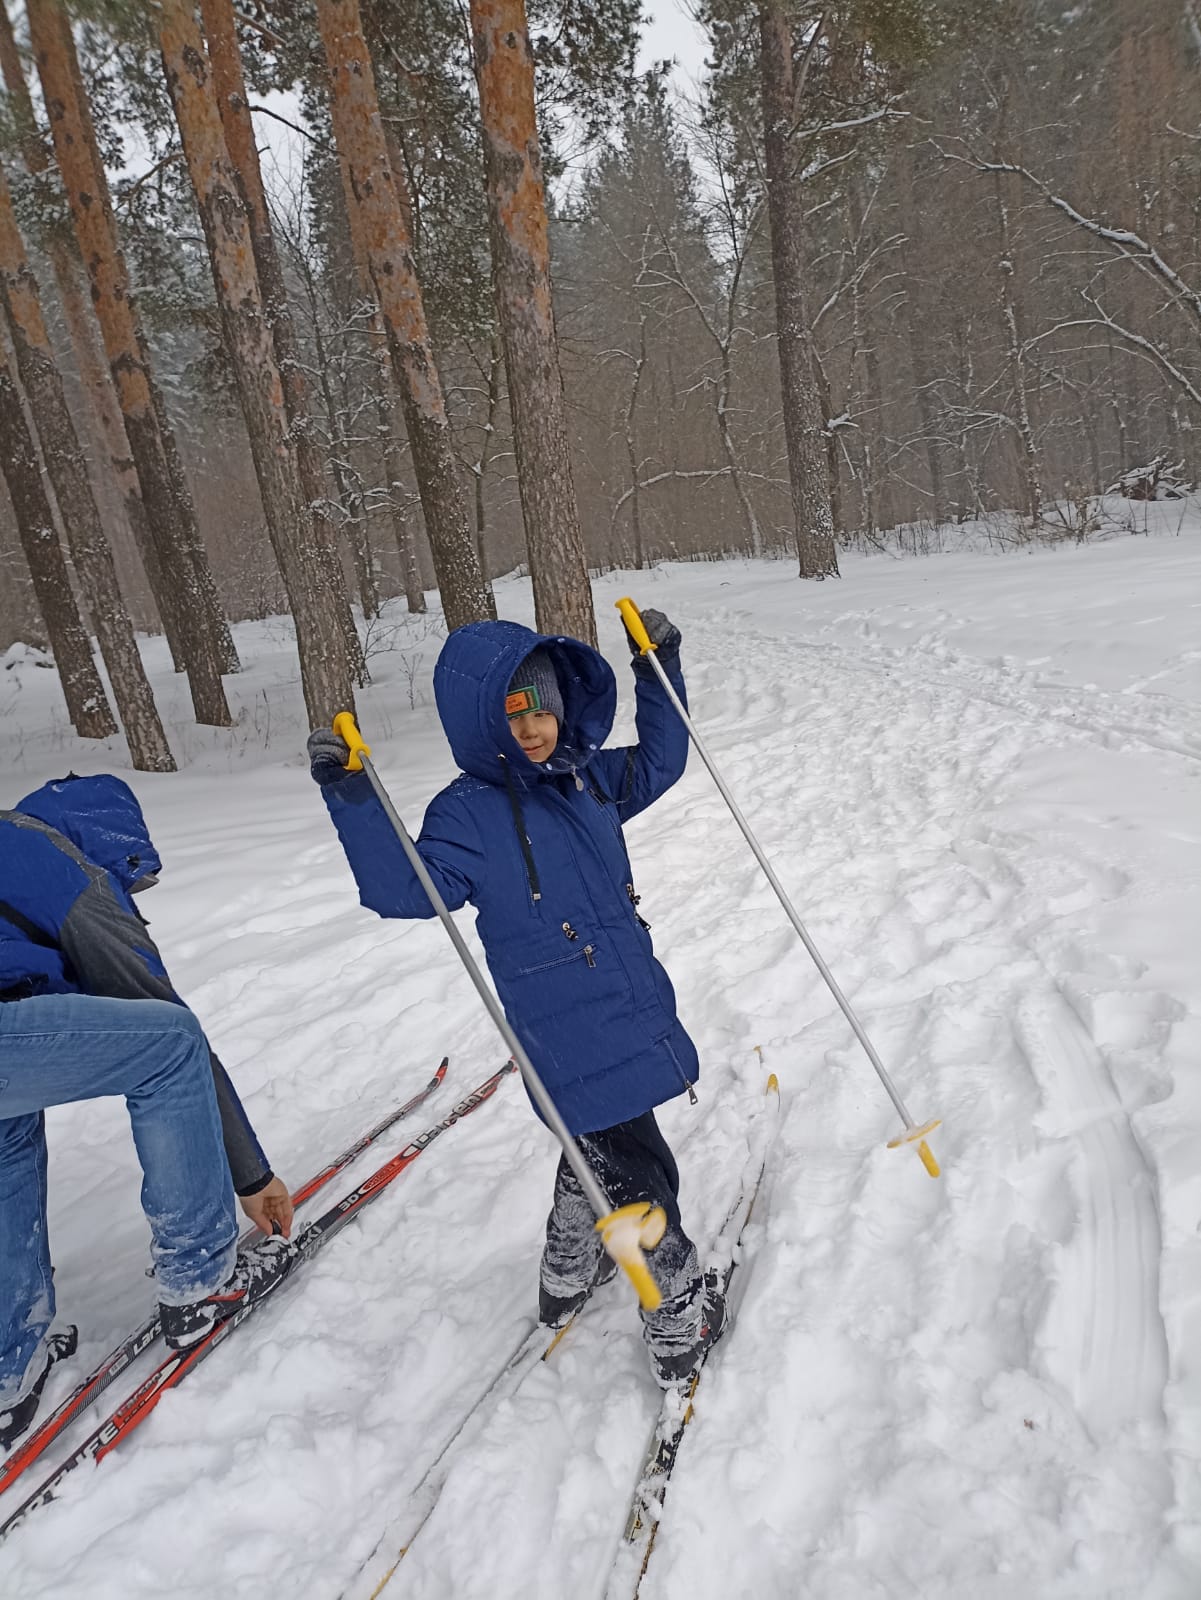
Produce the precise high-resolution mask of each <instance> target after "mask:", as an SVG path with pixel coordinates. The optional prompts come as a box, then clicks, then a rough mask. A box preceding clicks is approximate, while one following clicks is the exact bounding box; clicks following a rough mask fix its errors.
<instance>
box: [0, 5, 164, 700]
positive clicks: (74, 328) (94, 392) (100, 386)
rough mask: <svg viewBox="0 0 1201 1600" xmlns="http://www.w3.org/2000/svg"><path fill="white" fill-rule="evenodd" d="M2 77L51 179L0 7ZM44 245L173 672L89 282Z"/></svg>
mask: <svg viewBox="0 0 1201 1600" xmlns="http://www.w3.org/2000/svg"><path fill="white" fill-rule="evenodd" d="M0 70H2V71H3V76H4V87H5V90H6V91H7V94H8V97H9V104H10V106H11V108H12V117H13V122H14V124H15V127H16V130H17V132H18V134H19V136H20V149H21V155H22V158H23V160H24V163H25V167H26V170H27V171H28V173H29V174H30V177H31V178H33V179H34V180H35V181H37V180H43V179H45V178H47V177H48V176H49V174H50V172H51V169H52V167H53V158H52V156H51V154H50V151H49V150H48V149H47V145H46V141H45V139H44V137H43V135H42V133H41V131H40V129H39V128H38V126H37V122H36V119H35V117H34V111H33V102H32V99H31V97H30V93H29V86H28V85H27V83H26V82H25V72H24V68H23V66H22V63H21V57H20V53H19V52H18V50H17V43H16V39H15V38H14V36H13V28H12V23H11V21H10V20H9V16H8V10H7V7H6V6H5V5H3V4H2V3H0ZM42 242H43V244H44V248H45V250H46V254H47V255H48V257H49V259H50V265H51V267H52V269H53V272H54V281H55V284H56V286H57V288H58V297H59V304H60V305H61V307H62V312H63V321H64V323H65V324H66V328H67V333H68V335H69V337H70V340H71V350H72V353H73V355H74V357H75V365H76V368H77V370H78V372H79V380H80V383H81V385H82V387H83V392H84V396H85V399H86V402H87V410H88V421H89V425H90V426H89V432H90V433H91V436H92V439H93V441H94V444H95V446H96V458H97V459H96V460H95V461H94V463H93V470H97V471H98V472H99V475H100V476H101V477H103V473H104V471H105V470H107V472H108V474H109V475H110V478H111V482H112V485H113V488H114V490H115V494H114V496H113V498H114V499H115V501H116V503H117V505H118V506H119V507H120V514H121V515H122V516H123V517H124V519H125V526H126V527H127V528H128V530H129V533H130V534H131V535H132V538H133V542H134V545H135V547H136V549H137V552H138V556H139V558H140V560H141V563H142V567H143V569H144V571H145V573H146V578H147V581H148V583H149V585H150V592H151V595H152V597H153V599H154V604H155V608H156V609H157V611H158V613H159V617H160V619H161V620H162V623H163V627H164V630H165V631H166V633H167V637H168V642H169V643H170V646H171V653H172V658H173V659H174V661H175V665H176V670H177V671H182V670H183V657H182V653H181V649H180V642H179V640H178V638H176V637H175V636H174V634H173V629H172V627H171V623H172V622H173V616H172V611H171V608H170V606H169V604H168V602H167V598H166V596H165V595H164V593H163V583H164V579H163V571H162V564H161V562H160V561H159V557H158V551H157V550H156V549H155V547H154V542H153V540H152V539H151V536H150V530H149V527H148V526H147V522H146V509H145V507H144V506H143V504H142V491H141V488H140V486H139V484H138V475H137V472H136V470H135V468H134V464H133V458H132V456H131V454H130V450H129V441H128V439H127V438H126V436H125V423H124V421H123V420H122V417H121V406H120V404H119V402H118V400H117V392H116V389H115V388H114V386H113V379H112V374H111V373H110V372H109V370H108V365H107V363H106V361H105V359H104V348H103V346H102V345H101V343H100V336H99V330H98V328H97V326H96V319H95V317H94V316H93V315H92V311H91V307H90V306H89V304H88V294H87V284H86V277H85V275H84V272H83V268H82V265H81V263H80V261H79V258H78V256H77V255H76V253H75V251H74V249H73V248H72V246H71V243H70V239H69V236H68V234H67V233H65V232H64V231H63V230H62V229H60V228H59V227H58V226H57V225H56V224H55V223H53V222H52V224H51V226H50V227H49V228H48V230H47V231H46V237H45V239H44V241H42Z"/></svg>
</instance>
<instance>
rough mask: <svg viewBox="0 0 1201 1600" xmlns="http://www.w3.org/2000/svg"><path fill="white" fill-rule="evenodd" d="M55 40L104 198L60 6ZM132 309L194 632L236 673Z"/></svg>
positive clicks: (221, 666)
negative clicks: (195, 605) (191, 598)
mask: <svg viewBox="0 0 1201 1600" xmlns="http://www.w3.org/2000/svg"><path fill="white" fill-rule="evenodd" d="M59 39H60V42H61V44H62V51H63V56H64V59H65V60H66V63H67V69H68V71H69V72H70V74H71V83H72V87H73V88H74V91H75V100H76V103H77V105H78V106H79V111H80V122H81V124H82V127H83V132H84V137H85V138H86V139H87V141H88V153H89V156H90V159H91V162H92V169H93V171H94V172H95V173H96V175H97V176H96V183H97V186H98V189H100V190H101V191H102V192H103V193H104V195H105V196H106V197H107V195H108V183H107V179H106V178H105V176H104V164H103V162H102V161H101V158H100V146H99V144H98V142H97V139H96V129H95V127H94V126H93V124H92V114H91V107H90V105H89V102H88V92H87V87H86V85H85V84H84V81H83V73H82V72H81V71H80V66H79V56H78V54H77V53H76V50H75V38H74V35H73V34H72V32H71V27H70V23H69V21H68V18H67V12H66V8H65V7H61V6H60V8H59ZM109 217H110V221H111V219H112V208H111V204H110V206H109ZM112 237H113V241H114V244H116V243H117V240H118V235H117V232H116V227H115V224H114V225H113V229H112ZM131 310H132V312H133V319H134V328H135V332H136V334H137V338H138V341H139V343H140V345H141V349H142V355H143V359H144V361H145V365H146V379H147V383H148V385H149V389H150V400H151V404H152V405H153V407H154V414H155V419H156V427H157V432H158V436H159V439H160V440H161V442H162V451H163V459H164V461H165V463H166V473H167V484H168V488H169V493H170V500H171V505H172V507H173V517H174V521H173V526H172V530H171V536H173V537H174V538H176V539H178V541H179V543H180V545H181V547H182V549H183V553H184V560H185V563H186V566H187V569H188V571H189V581H190V582H191V584H192V585H193V590H194V592H195V593H196V594H197V595H198V596H199V601H200V612H199V614H198V616H197V618H196V626H197V627H198V628H200V627H203V628H205V629H206V630H207V632H208V635H209V639H210V648H211V651H212V654H213V657H214V659H215V660H216V663H217V670H218V672H219V673H227V672H239V671H241V662H240V661H239V660H238V652H237V649H236V648H235V646H234V640H233V634H232V633H231V632H230V627H229V620H228V618H227V617H226V615H225V612H224V610H223V609H222V606H221V599H220V596H219V595H218V593H217V585H216V582H215V580H214V578H213V572H212V568H211V567H210V565H209V558H208V551H207V550H206V549H205V546H204V539H203V537H202V536H201V532H200V523H199V520H198V519H197V516H196V506H195V503H194V501H193V499H192V491H191V489H190V488H189V487H188V479H187V474H186V473H185V472H184V466H183V460H182V458H181V456H180V453H179V446H178V443H177V442H176V438H175V430H174V428H173V427H172V424H171V416H170V413H169V412H168V410H167V404H166V401H165V400H164V399H163V396H162V392H161V390H160V389H159V386H158V383H157V381H156V380H155V376H154V371H153V369H152V366H151V363H150V347H149V345H148V344H147V342H146V337H145V334H144V333H143V331H142V328H141V324H140V322H139V320H138V315H137V308H136V306H132V304H131ZM223 692H224V691H223Z"/></svg>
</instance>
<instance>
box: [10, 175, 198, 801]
mask: <svg viewBox="0 0 1201 1600" xmlns="http://www.w3.org/2000/svg"><path fill="white" fill-rule="evenodd" d="M0 303H2V304H3V307H4V313H5V317H6V319H7V323H8V329H9V333H10V335H11V338H12V346H13V351H14V353H15V355H16V361H17V371H18V373H19V374H20V380H21V385H22V387H23V388H24V390H25V395H26V398H27V400H28V402H29V410H30V413H31V415H32V417H33V420H34V425H35V427H36V428H37V431H38V436H39V438H40V440H41V445H42V458H43V460H44V461H45V463H46V470H47V471H48V473H49V475H50V481H51V483H52V484H53V486H54V493H55V498H56V499H57V500H58V508H59V513H60V515H61V517H62V522H63V527H64V529H65V530H66V534H67V540H68V543H69V545H70V548H71V555H72V559H73V560H74V563H75V570H76V572H77V573H78V574H79V580H80V583H81V585H82V588H83V591H84V593H85V594H86V596H87V599H88V609H89V611H90V613H91V618H92V626H93V628H94V629H95V631H96V638H97V640H98V642H99V644H100V652H101V654H102V656H103V657H104V664H105V666H106V667H107V669H108V676H109V682H110V683H111V684H112V688H113V695H114V697H115V699H116V702H117V709H118V711H119V713H120V716H121V721H122V723H123V724H124V726H125V737H126V742H127V743H128V745H129V753H130V757H131V759H132V761H133V764H134V766H135V767H136V768H137V769H138V770H139V771H141V772H174V770H175V762H174V761H173V760H172V758H171V750H170V747H169V745H168V744H167V738H166V735H165V734H164V732H163V726H162V723H161V722H160V721H159V715H158V711H157V709H156V707H155V704H154V695H153V693H152V692H151V689H150V683H149V680H148V679H147V677H146V672H145V668H144V667H143V665H142V657H141V655H140V654H139V652H138V644H137V639H136V638H135V637H134V631H133V626H132V624H131V623H130V620H129V614H128V612H127V611H126V609H125V601H124V599H123V597H122V595H121V590H120V586H119V585H118V583H117V572H116V568H115V566H114V565H113V553H112V550H111V548H110V546H109V542H108V536H107V535H106V533H105V531H104V527H103V525H102V523H101V521H100V513H99V512H98V510H97V509H96V501H95V498H94V497H93V494H92V485H91V482H90V480H89V478H88V472H87V463H86V460H85V457H84V454H83V451H82V450H81V449H80V446H79V439H78V436H77V435H76V432H75V427H74V424H73V423H72V421H71V415H70V412H69V411H68V409H67V402H66V398H65V396H64V394H63V386H62V379H61V377H60V376H59V371H58V366H57V363H56V361H55V358H54V351H53V348H52V347H51V344H50V339H49V336H48V334H47V332H46V324H45V320H44V318H43V316H42V309H41V300H40V296H39V293H38V286H37V281H36V279H35V278H34V276H33V272H32V270H31V268H30V266H29V262H28V260H27V259H26V257H25V250H24V245H23V243H22V241H21V236H20V234H19V232H18V230H17V224H16V218H15V217H14V215H13V209H12V196H11V195H10V193H9V189H8V183H7V180H6V179H5V177H4V174H3V172H2V171H0Z"/></svg>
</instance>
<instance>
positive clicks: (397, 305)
mask: <svg viewBox="0 0 1201 1600" xmlns="http://www.w3.org/2000/svg"><path fill="white" fill-rule="evenodd" d="M317 23H318V27H319V28H320V31H321V40H322V44H323V45H324V48H325V59H326V62H327V64H328V68H329V81H330V116H331V120H332V122H333V128H334V139H335V141H336V143H337V147H338V155H339V159H340V161H341V162H342V163H343V170H344V173H345V174H346V176H347V177H348V179H349V190H350V194H349V196H348V206H352V207H356V208H357V212H358V226H360V227H361V229H362V238H363V241H364V246H365V250H366V254H367V259H368V262H369V265H370V270H371V279H372V282H373V284H374V288H375V298H376V301H377V303H378V305H379V308H380V311H381V312H382V314H383V318H384V326H385V328H386V330H387V334H388V347H389V351H390V353H391V357H392V368H393V371H394V373H395V376H396V386H397V389H398V390H399V392H400V396H401V403H402V406H403V409H404V419H405V427H406V429H407V431H408V435H409V447H410V449H411V451H412V454H413V471H414V473H415V474H416V477H417V489H418V493H419V494H420V496H421V507H422V511H423V512H424V514H425V525H426V530H427V532H428V533H429V540H430V547H431V549H432V551H433V555H434V566H435V569H436V571H437V574H438V587H439V589H440V591H441V596H442V609H443V612H444V614H445V617H446V626H447V628H448V629H454V628H458V627H462V625H463V624H464V623H466V622H476V621H481V620H483V619H484V618H488V617H495V615H496V602H495V600H494V599H493V596H492V590H491V589H490V587H489V586H488V584H487V583H486V582H485V581H484V577H483V574H482V573H481V571H480V563H479V557H478V556H477V555H476V550H475V545H474V544H473V543H472V539H471V533H470V530H469V529H468V526H467V514H466V510H465V508H464V505H463V497H462V494H461V493H460V491H459V484H458V479H457V477H456V474H455V462H454V455H453V452H452V451H451V447H450V428H449V424H448V422H447V416H446V404H445V401H444V399H443V395H442V384H441V380H440V379H439V376H438V369H437V366H436V365H435V362H434V353H433V347H432V345H431V343H430V336H429V328H428V326H427V323H426V318H425V304H424V300H423V298H422V293H421V285H420V284H419V282H418V280H417V274H416V271H415V269H414V266H413V257H412V250H411V248H410V241H409V235H408V231H407V229H406V227H405V223H404V215H403V210H402V206H401V202H400V200H399V198H398V188H397V182H398V180H397V178H396V177H395V176H394V174H393V172H392V169H391V167H390V165H389V163H388V157H387V151H386V148H385V144H384V137H383V130H382V126H381V123H380V114H379V102H378V100H377V98H376V92H375V76H374V73H373V71H372V67H371V58H370V56H369V55H368V53H367V45H366V42H365V41H364V38H363V27H362V18H361V16H360V14H359V6H358V0H317Z"/></svg>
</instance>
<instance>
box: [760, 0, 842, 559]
mask: <svg viewBox="0 0 1201 1600" xmlns="http://www.w3.org/2000/svg"><path fill="white" fill-rule="evenodd" d="M819 31H820V29H819ZM759 40H760V45H759V70H760V96H761V101H762V107H763V166H764V175H765V178H766V183H767V215H768V223H769V226H770V228H771V263H772V276H773V278H774V281H775V291H776V342H777V345H778V348H779V352H780V388H781V392H782V396H783V402H784V438H785V441H786V443H787V446H788V476H789V480H790V483H791V486H792V514H793V523H794V527H795V532H796V542H797V555H798V558H799V561H800V575H801V577H802V578H831V577H833V578H836V577H837V576H838V555H837V552H836V551H835V548H834V518H833V514H832V512H831V508H830V480H829V475H828V471H827V466H826V447H825V423H824V418H823V415H822V405H821V397H820V395H819V394H818V389H817V383H816V381H815V379H814V373H813V363H812V360H811V357H810V352H809V316H808V311H807V308H806V293H805V278H806V261H805V249H804V217H805V204H804V193H803V188H802V180H801V174H800V172H799V170H798V164H797V159H796V155H795V153H794V150H793V145H792V138H793V129H794V123H795V117H796V107H797V104H798V100H799V89H800V85H799V84H798V81H797V71H798V64H797V59H796V41H795V38H794V34H793V23H792V18H791V17H790V15H789V8H788V4H787V0H760V5H759ZM814 43H815V40H814V39H813V38H812V37H811V38H810V39H809V41H808V45H809V48H810V49H812V48H813V46H814ZM801 70H802V72H803V70H804V68H803V66H802V68H801Z"/></svg>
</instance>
